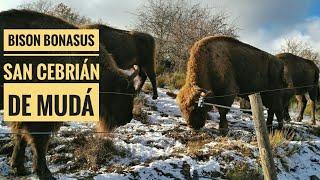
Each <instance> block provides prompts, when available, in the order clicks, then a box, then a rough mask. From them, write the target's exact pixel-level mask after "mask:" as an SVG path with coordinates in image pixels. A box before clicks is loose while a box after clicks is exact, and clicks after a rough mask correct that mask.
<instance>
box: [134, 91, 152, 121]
mask: <svg viewBox="0 0 320 180" xmlns="http://www.w3.org/2000/svg"><path fill="white" fill-rule="evenodd" d="M145 101H146V100H145V98H144V97H143V96H137V97H136V98H135V99H134V102H133V104H134V106H133V110H132V113H133V118H134V119H136V120H138V121H140V122H142V123H144V124H146V123H147V122H148V114H147V112H145V111H143V108H144V106H145Z"/></svg>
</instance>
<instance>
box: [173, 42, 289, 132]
mask: <svg viewBox="0 0 320 180" xmlns="http://www.w3.org/2000/svg"><path fill="white" fill-rule="evenodd" d="M287 78H288V77H287V75H286V73H285V69H284V63H283V62H281V61H279V60H278V59H277V58H276V57H274V56H273V55H271V54H268V53H266V52H264V51H261V50H259V49H257V48H254V47H252V46H250V45H248V44H245V43H242V42H240V41H238V40H236V39H234V38H231V37H225V36H216V37H214V36H211V37H206V38H204V39H202V40H199V41H198V42H196V43H195V44H194V45H193V47H192V49H191V51H190V58H189V61H188V67H187V77H186V81H185V84H184V86H183V87H182V88H181V90H180V92H179V94H178V96H177V102H178V104H179V106H180V109H181V112H182V115H183V117H184V118H185V119H186V121H187V123H188V125H189V126H191V127H192V128H194V129H199V128H201V127H203V126H204V125H205V121H206V118H207V112H208V111H209V110H210V109H211V108H212V107H209V106H204V107H198V106H197V104H196V103H195V101H197V100H198V99H199V97H200V96H204V98H205V102H209V103H216V104H221V105H225V106H231V105H232V103H233V101H234V98H235V96H236V95H239V94H243V93H249V92H259V91H262V90H266V89H278V88H283V87H287V81H288V79H287ZM205 90H210V91H211V92H206V91H205ZM281 95H282V92H281V91H273V92H265V93H261V96H262V101H263V104H264V105H265V106H266V107H267V108H269V111H268V120H267V124H268V126H269V127H270V126H271V125H272V119H273V114H274V113H275V114H276V116H277V119H278V122H279V127H280V128H281V127H282V125H283V123H282V122H283V108H284V104H283V100H282V98H279V97H281ZM218 110H219V114H220V123H219V128H220V130H227V128H228V122H227V119H226V114H227V112H228V111H229V110H228V109H224V108H218ZM271 116H272V117H271Z"/></svg>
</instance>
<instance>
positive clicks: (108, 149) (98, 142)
mask: <svg viewBox="0 0 320 180" xmlns="http://www.w3.org/2000/svg"><path fill="white" fill-rule="evenodd" d="M84 141H85V142H82V144H84V145H83V146H79V147H78V148H77V149H76V150H75V152H74V154H75V158H76V162H77V163H78V164H79V166H80V167H82V168H85V169H91V170H98V169H99V167H100V166H101V165H103V164H105V163H107V162H108V161H109V160H111V159H112V158H113V157H114V156H125V154H126V152H125V151H123V150H119V149H117V148H116V147H115V146H114V144H113V141H112V140H111V139H109V138H98V137H91V138H87V139H85V140H84Z"/></svg>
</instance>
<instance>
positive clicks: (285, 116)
mask: <svg viewBox="0 0 320 180" xmlns="http://www.w3.org/2000/svg"><path fill="white" fill-rule="evenodd" d="M284 119H285V121H287V122H290V121H291V117H290V115H289V104H288V105H286V106H285V107H284Z"/></svg>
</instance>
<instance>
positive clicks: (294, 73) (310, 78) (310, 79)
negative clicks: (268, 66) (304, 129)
mask: <svg viewBox="0 0 320 180" xmlns="http://www.w3.org/2000/svg"><path fill="white" fill-rule="evenodd" d="M276 57H277V58H279V59H281V60H282V61H283V62H284V64H285V66H286V67H287V69H288V72H289V75H290V76H291V79H292V83H293V85H292V86H293V87H303V88H295V89H294V91H293V93H291V96H293V95H296V99H297V100H298V104H299V106H298V107H299V115H298V117H297V121H299V122H300V121H301V120H302V119H303V113H304V110H305V108H306V105H307V99H306V97H305V94H306V93H308V94H309V97H310V100H311V113H312V115H311V116H312V124H316V119H315V111H316V101H317V99H318V97H319V86H318V82H319V68H318V67H317V66H316V65H315V63H314V62H313V61H311V60H308V59H304V58H302V57H299V56H295V55H293V54H291V53H281V54H277V55H276ZM291 96H290V97H291ZM286 104H287V107H286V109H285V114H284V115H285V119H286V120H287V121H290V116H289V110H288V105H289V103H286Z"/></svg>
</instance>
